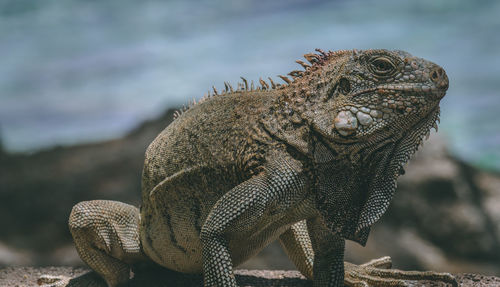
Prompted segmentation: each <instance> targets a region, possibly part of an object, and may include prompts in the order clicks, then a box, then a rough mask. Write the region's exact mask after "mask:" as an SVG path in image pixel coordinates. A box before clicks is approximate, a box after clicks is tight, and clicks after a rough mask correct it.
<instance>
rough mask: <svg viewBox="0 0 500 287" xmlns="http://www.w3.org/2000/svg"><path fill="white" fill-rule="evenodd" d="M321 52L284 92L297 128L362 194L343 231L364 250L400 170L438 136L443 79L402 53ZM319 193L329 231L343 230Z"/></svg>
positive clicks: (441, 72)
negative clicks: (303, 126)
mask: <svg viewBox="0 0 500 287" xmlns="http://www.w3.org/2000/svg"><path fill="white" fill-rule="evenodd" d="M319 52H320V54H307V55H306V59H307V58H309V59H308V60H310V62H312V66H311V67H308V68H307V69H306V72H304V74H303V75H302V76H301V77H300V78H299V79H298V80H296V81H294V83H293V84H292V85H290V88H292V89H293V93H292V94H293V95H295V97H294V98H293V99H294V100H295V102H294V105H295V107H299V111H300V114H301V115H302V118H303V120H305V121H306V122H308V123H309V125H310V127H311V130H312V131H313V132H314V133H316V134H317V135H318V137H319V138H321V140H322V142H323V143H326V144H327V145H328V146H330V150H331V153H332V154H335V155H336V158H335V162H336V163H337V164H338V166H339V168H342V169H344V170H351V171H352V173H353V174H354V175H353V176H355V177H357V178H359V180H357V182H358V184H359V185H358V188H361V189H362V190H363V191H362V192H366V193H364V194H365V195H363V196H362V199H360V202H358V203H356V204H351V205H352V206H356V208H357V206H359V210H357V211H354V212H355V214H357V216H358V219H357V221H356V222H355V223H354V224H355V226H356V227H355V229H350V230H348V231H345V232H344V231H342V233H343V234H344V236H345V237H346V238H348V239H353V240H355V241H358V242H360V243H362V244H364V243H365V242H366V239H367V236H368V231H369V229H370V226H371V225H372V224H373V223H374V222H376V221H377V220H378V219H379V218H380V217H381V216H382V214H383V213H384V212H385V211H386V209H387V207H388V206H389V203H390V201H391V199H392V196H393V194H394V191H395V189H396V180H397V177H398V176H399V175H400V174H401V173H402V171H403V169H402V166H403V165H404V164H405V163H406V162H407V161H408V160H409V158H410V156H411V155H412V154H413V153H414V152H415V151H416V150H417V148H418V146H419V145H420V143H421V142H422V140H423V138H424V137H425V136H426V135H428V134H429V132H430V129H431V128H432V127H436V128H437V125H436V121H437V120H438V118H439V101H440V100H441V99H442V98H443V96H444V95H445V93H446V90H447V89H448V77H447V75H446V73H445V71H444V70H443V69H442V68H441V67H440V66H438V65H436V64H434V63H432V62H429V61H427V60H424V59H421V58H417V57H414V56H412V55H410V54H408V53H406V52H403V51H387V50H366V51H356V50H354V51H339V52H328V53H325V52H322V51H319ZM307 87H310V88H309V90H308V88H307ZM316 157H317V156H316ZM325 192H326V194H323V195H320V196H319V197H318V198H319V199H318V204H319V205H320V209H322V211H323V212H324V216H325V218H326V219H327V221H328V220H329V219H328V218H330V219H331V222H330V224H331V226H332V227H334V226H335V225H337V227H336V229H337V230H340V229H342V230H345V229H344V228H345V225H344V223H342V222H340V223H339V222H335V220H336V219H335V218H336V217H335V215H334V213H335V212H338V204H331V203H329V199H328V198H329V197H331V198H336V197H335V196H334V195H331V194H328V192H329V191H325ZM343 192H346V191H343ZM353 217H356V216H355V215H354V214H353ZM354 220H356V219H354ZM339 224H340V225H339ZM339 226H340V227H339Z"/></svg>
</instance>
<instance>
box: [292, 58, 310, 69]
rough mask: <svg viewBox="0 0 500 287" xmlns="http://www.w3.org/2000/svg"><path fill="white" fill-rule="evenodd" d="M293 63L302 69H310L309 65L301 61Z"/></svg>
mask: <svg viewBox="0 0 500 287" xmlns="http://www.w3.org/2000/svg"><path fill="white" fill-rule="evenodd" d="M295 63H297V64H299V65H301V66H302V67H303V68H304V69H306V70H307V69H308V68H309V67H311V66H310V65H308V64H306V63H305V62H304V61H301V60H297V61H295Z"/></svg>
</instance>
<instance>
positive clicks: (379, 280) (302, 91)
mask: <svg viewBox="0 0 500 287" xmlns="http://www.w3.org/2000/svg"><path fill="white" fill-rule="evenodd" d="M318 52H319V54H306V55H305V58H306V59H307V60H308V61H309V62H310V63H311V65H308V64H306V63H304V62H302V61H297V62H298V63H299V64H301V65H302V66H303V67H304V68H305V71H293V72H291V73H290V74H289V75H290V76H291V77H292V78H293V81H292V80H289V79H288V78H286V77H283V76H280V77H281V78H282V79H283V80H285V81H286V82H287V84H285V85H275V84H274V83H273V82H272V81H271V86H272V87H270V86H269V84H268V83H266V82H264V81H262V80H260V83H261V85H262V87H259V88H257V89H254V88H250V89H249V88H248V84H247V82H246V80H244V83H243V84H239V85H238V88H237V89H236V90H233V88H232V87H231V86H230V85H228V84H226V91H225V92H223V93H222V94H220V95H219V94H218V93H217V91H215V89H214V91H215V95H209V96H208V97H206V98H205V99H204V100H203V101H202V102H201V103H198V104H196V105H194V106H193V107H191V108H189V109H188V110H187V111H185V112H183V113H182V114H180V115H179V116H178V118H177V119H176V120H175V121H174V122H173V123H172V124H171V125H169V126H168V127H167V128H166V129H165V130H164V131H163V132H162V133H160V135H158V137H157V138H156V139H155V140H154V141H153V142H152V143H151V145H150V146H149V148H148V149H147V152H146V159H145V163H144V170H143V176H142V184H143V186H142V206H141V209H140V215H139V212H138V211H137V209H135V208H134V207H131V206H128V205H126V204H123V203H117V202H112V201H90V202H82V203H79V204H78V205H76V206H75V207H74V208H73V211H72V214H71V216H70V222H69V226H70V230H71V233H72V234H73V236H74V238H75V243H76V245H77V250H78V252H79V254H80V256H81V257H82V259H83V260H84V261H85V262H86V263H87V264H89V266H90V267H91V268H93V269H94V270H95V271H97V272H98V273H99V274H100V275H101V276H102V277H103V278H104V279H105V280H106V281H107V283H108V285H109V286H117V285H119V284H122V283H125V282H126V281H127V280H128V276H129V266H130V264H132V263H134V262H136V261H140V260H143V261H144V260H145V261H147V260H151V261H153V262H155V263H157V264H160V265H162V266H164V267H166V268H169V269H172V270H175V271H179V272H186V273H201V272H203V274H204V281H205V286H236V281H235V277H234V274H233V267H234V266H237V265H238V264H240V263H242V262H244V261H245V260H247V259H248V258H250V257H252V256H253V255H255V254H257V253H258V252H259V251H260V250H262V248H264V247H265V246H266V245H267V244H269V243H271V242H272V241H274V240H279V241H280V243H281V245H282V246H283V248H284V249H285V251H286V253H287V254H288V255H289V257H290V259H291V260H292V261H293V262H294V263H295V265H296V266H297V268H298V269H299V270H300V271H301V272H302V274H304V275H305V276H306V277H308V278H310V279H312V280H313V281H314V286H343V284H344V283H345V284H347V285H349V286H404V285H405V284H406V283H408V282H407V281H406V280H421V279H426V280H439V281H445V282H448V283H450V284H454V285H456V283H455V281H454V279H453V277H452V276H451V275H449V274H440V273H433V272H411V271H410V272H405V271H400V270H388V269H385V268H390V265H391V264H390V260H389V259H387V258H383V259H380V260H375V261H373V262H370V263H367V264H365V265H360V266H356V265H353V264H349V263H344V262H343V254H344V241H345V239H350V240H354V241H357V242H358V243H360V244H362V245H364V244H365V243H366V240H367V237H368V234H369V229H370V226H371V225H372V224H373V223H375V222H376V221H377V220H378V219H379V218H380V216H381V215H382V214H383V213H384V212H385V210H386V209H387V207H388V205H389V202H390V200H391V198H392V196H393V194H394V191H395V188H396V179H397V177H398V176H399V175H400V174H401V173H402V171H403V170H402V166H403V165H404V164H405V163H406V162H407V161H408V159H409V157H410V155H411V154H413V153H414V152H415V151H416V149H417V147H418V146H419V144H420V143H421V142H422V138H423V137H425V135H426V134H428V132H429V130H430V128H431V127H435V126H436V121H437V120H438V116H439V101H440V100H441V98H442V97H443V96H444V95H445V92H446V90H447V88H448V78H447V76H446V73H445V72H444V70H443V69H442V68H441V67H439V66H437V65H436V64H434V63H431V62H428V61H426V60H423V59H420V58H416V57H413V56H411V55H410V54H408V53H406V52H402V51H386V50H366V51H356V50H354V51H338V52H328V53H325V52H323V51H321V50H318ZM252 86H253V84H252Z"/></svg>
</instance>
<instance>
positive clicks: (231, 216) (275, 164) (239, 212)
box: [200, 155, 306, 287]
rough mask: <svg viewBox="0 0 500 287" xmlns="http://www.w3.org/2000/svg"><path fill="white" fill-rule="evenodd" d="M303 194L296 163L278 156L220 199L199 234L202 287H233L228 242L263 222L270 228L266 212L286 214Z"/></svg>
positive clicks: (303, 185)
mask: <svg viewBox="0 0 500 287" xmlns="http://www.w3.org/2000/svg"><path fill="white" fill-rule="evenodd" d="M305 190H306V188H305V179H304V177H303V176H302V175H301V166H300V163H298V162H296V161H294V160H293V159H291V158H287V157H286V155H285V156H283V155H280V156H275V157H273V158H271V159H270V161H269V163H268V164H266V166H265V170H264V171H263V172H262V173H261V174H259V175H257V176H255V177H253V178H251V179H249V180H247V181H245V182H243V183H241V184H240V185H238V186H236V187H234V188H233V189H232V190H230V191H229V192H227V193H226V194H225V195H224V196H222V197H221V198H220V199H219V200H218V201H217V203H216V204H215V205H214V206H213V208H212V210H211V211H210V213H209V215H208V217H207V219H206V220H205V223H204V224H203V226H202V229H201V234H200V236H201V242H202V245H203V273H204V281H205V286H225V287H226V286H227V287H229V286H232V287H234V286H236V280H235V277H234V274H233V264H232V259H231V250H230V249H229V242H228V238H231V237H233V238H234V237H235V236H236V237H237V236H238V235H241V234H245V233H248V232H250V231H251V230H256V227H258V226H260V225H261V224H262V223H263V222H264V223H266V224H270V223H271V222H266V220H268V219H267V218H266V211H269V210H273V211H276V209H277V208H278V209H281V208H282V209H283V210H286V209H287V208H288V207H290V206H292V205H293V204H295V203H296V202H297V201H298V200H300V199H301V198H302V197H303V196H304V193H305V192H304V191H305ZM269 220H271V219H269ZM238 248H247V246H238ZM249 251H250V250H249ZM243 253H244V252H243Z"/></svg>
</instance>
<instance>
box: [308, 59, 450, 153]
mask: <svg viewBox="0 0 500 287" xmlns="http://www.w3.org/2000/svg"><path fill="white" fill-rule="evenodd" d="M309 55H311V54H309ZM313 59H314V60H313V66H312V67H311V73H310V75H309V76H310V78H309V80H312V81H315V82H316V87H317V89H318V90H317V92H316V93H315V95H312V96H311V97H310V105H311V107H314V108H312V109H308V108H305V111H304V115H305V117H306V119H307V120H308V121H309V122H311V123H312V125H313V128H314V129H315V130H316V131H317V132H319V133H320V134H321V135H322V136H323V137H324V138H326V139H328V140H329V141H331V142H338V143H346V142H349V143H354V142H360V143H362V142H371V141H377V140H378V139H381V138H387V137H391V138H394V137H399V136H401V135H402V133H403V132H404V131H405V130H408V129H412V128H414V127H415V125H417V124H418V123H419V122H421V121H422V119H424V118H428V117H431V118H432V117H435V118H434V121H433V122H432V124H434V122H435V120H436V119H437V116H438V113H439V106H438V105H439V101H440V99H441V98H442V97H443V96H444V95H445V92H446V90H447V89H448V77H447V76H446V73H445V71H444V70H443V69H442V68H441V67H439V66H438V65H436V64H434V63H432V62H429V61H427V60H424V59H421V58H417V57H413V56H412V55H410V54H408V53H406V52H403V51H387V50H366V51H356V50H354V51H340V52H329V53H324V54H323V55H317V57H314V58H313ZM318 111H320V112H319V113H318ZM429 128H430V127H429Z"/></svg>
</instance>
